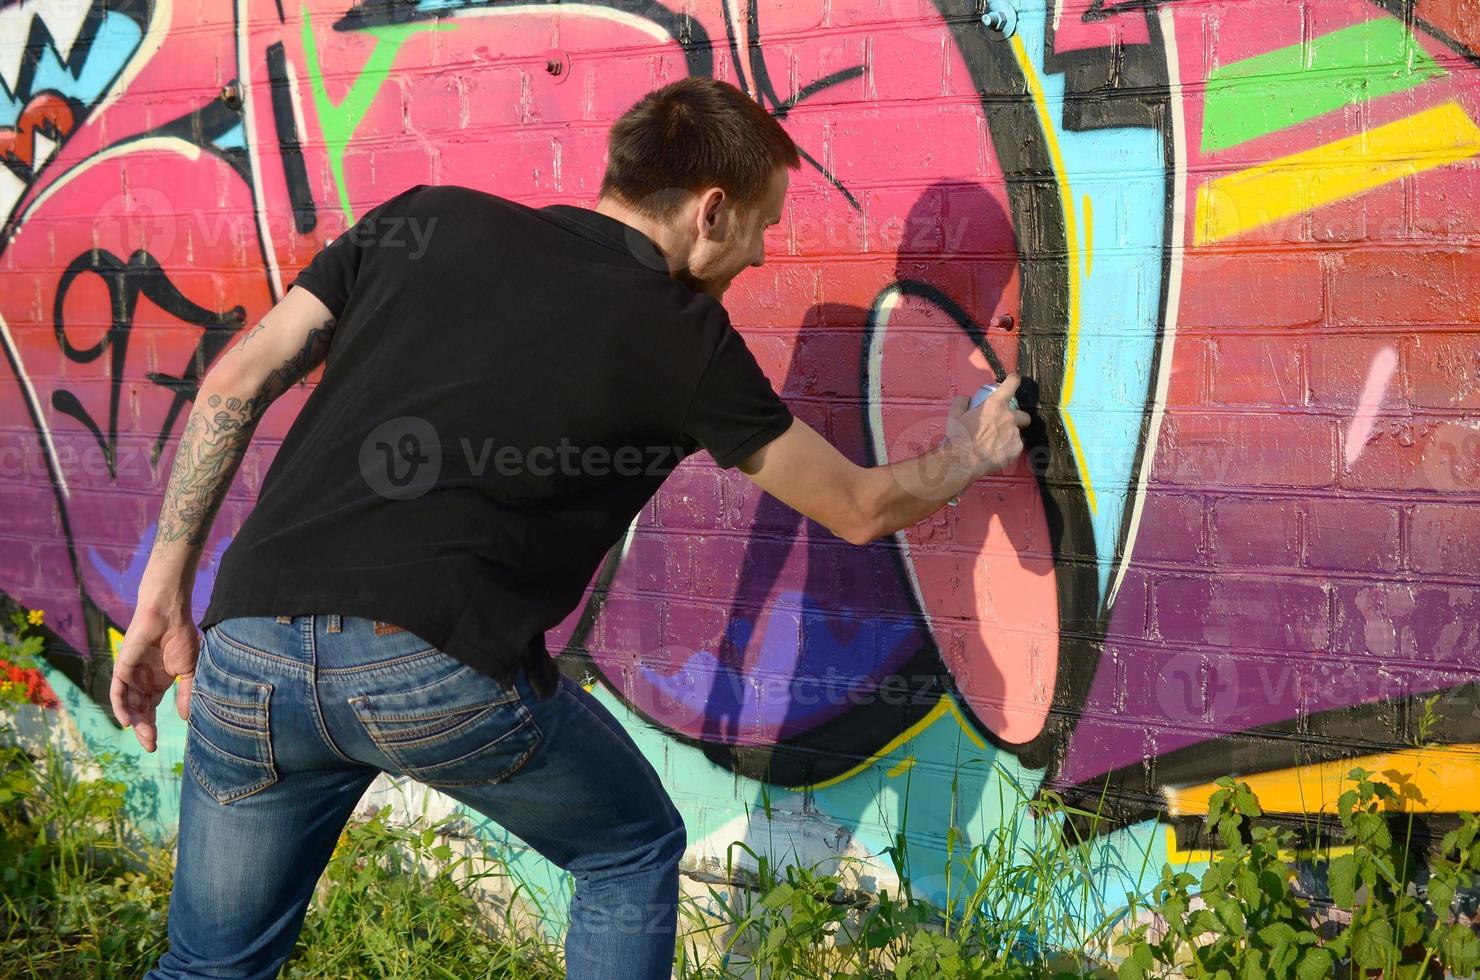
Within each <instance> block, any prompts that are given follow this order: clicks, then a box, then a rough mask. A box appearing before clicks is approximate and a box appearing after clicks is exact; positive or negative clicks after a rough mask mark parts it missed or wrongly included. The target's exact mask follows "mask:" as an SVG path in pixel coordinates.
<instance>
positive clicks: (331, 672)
mask: <svg viewBox="0 0 1480 980" xmlns="http://www.w3.org/2000/svg"><path fill="white" fill-rule="evenodd" d="M436 653H442V651H441V650H439V649H438V648H436V647H427V648H426V649H425V650H418V651H417V652H416V653H408V654H406V655H405V656H401V657H396V658H395V659H393V660H377V661H376V662H375V663H373V664H360V665H358V666H356V667H324V668H321V669H320V670H319V673H320V674H327V675H328V676H330V677H353V676H354V675H356V674H362V673H365V672H367V671H372V670H400V669H403V668H404V667H405V666H406V665H407V664H408V662H419V661H423V660H435V659H436V658H435V657H433V656H432V654H436ZM442 655H443V656H444V657H445V656H447V654H445V653H443V654H442ZM464 666H466V665H464ZM434 683H435V682H434Z"/></svg>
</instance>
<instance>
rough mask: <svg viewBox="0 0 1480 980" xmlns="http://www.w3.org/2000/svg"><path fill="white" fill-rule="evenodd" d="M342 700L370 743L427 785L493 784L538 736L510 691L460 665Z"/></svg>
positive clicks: (531, 750) (529, 750)
mask: <svg viewBox="0 0 1480 980" xmlns="http://www.w3.org/2000/svg"><path fill="white" fill-rule="evenodd" d="M349 703H350V706H351V707H352V708H353V709H354V712H355V716H356V717H357V718H358V719H359V721H360V724H361V725H362V726H363V727H364V729H365V732H366V734H367V735H368V736H369V738H370V740H371V741H372V742H373V743H374V744H375V746H376V748H378V749H379V750H380V751H381V753H382V754H384V755H385V756H386V758H387V759H389V760H390V762H391V763H392V764H393V765H394V766H395V767H396V769H397V770H399V771H400V772H401V773H403V774H405V775H407V776H410V777H411V778H412V779H415V780H416V781H417V782H420V783H425V784H427V785H428V786H473V785H477V784H486V783H497V782H500V781H501V780H504V779H507V778H508V777H509V776H511V775H513V774H514V772H516V771H517V770H518V769H519V768H520V767H521V766H523V765H524V763H525V762H527V761H528V760H529V757H530V756H531V755H533V754H534V751H535V749H536V748H538V747H539V744H540V741H541V738H542V736H541V732H540V729H539V726H538V725H536V724H535V720H534V716H533V715H532V714H531V713H530V711H529V708H528V707H527V706H526V705H525V703H524V696H523V695H522V694H521V693H520V691H519V690H518V689H517V688H515V687H512V686H509V685H505V684H501V683H500V682H499V681H497V680H495V679H494V678H492V677H489V676H488V675H487V674H484V673H483V672H481V671H479V670H476V669H474V668H473V667H470V666H467V665H463V666H462V667H460V668H458V669H455V670H453V671H452V672H451V673H444V674H443V675H442V676H440V677H438V678H437V679H436V680H433V681H431V682H429V683H426V684H422V685H420V686H418V687H413V688H410V689H402V690H395V691H380V692H375V693H369V694H361V695H358V696H355V697H352V698H350V699H349Z"/></svg>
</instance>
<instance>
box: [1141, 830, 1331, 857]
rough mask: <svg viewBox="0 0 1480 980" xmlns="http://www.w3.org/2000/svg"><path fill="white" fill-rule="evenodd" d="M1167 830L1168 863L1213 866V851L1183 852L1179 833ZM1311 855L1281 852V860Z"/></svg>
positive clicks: (1323, 850) (1322, 852)
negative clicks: (1179, 842) (1178, 840)
mask: <svg viewBox="0 0 1480 980" xmlns="http://www.w3.org/2000/svg"><path fill="white" fill-rule="evenodd" d="M1165 829H1166V835H1167V837H1166V841H1167V861H1168V862H1176V863H1180V864H1211V863H1212V861H1213V852H1212V851H1210V850H1199V849H1198V848H1195V847H1189V848H1188V849H1187V850H1185V851H1184V850H1182V849H1181V848H1179V847H1178V846H1177V832H1176V831H1175V830H1173V829H1172V828H1171V827H1167V828H1165ZM1353 850H1355V848H1353V847H1352V846H1351V845H1350V844H1345V845H1341V846H1338V847H1323V848H1321V849H1320V852H1319V854H1320V856H1321V857H1323V858H1334V857H1341V856H1342V855H1343V854H1350V853H1351V852H1352V851H1353ZM1310 853H1311V852H1310V851H1302V850H1295V851H1280V852H1279V859H1280V860H1281V861H1285V862H1288V863H1291V864H1293V863H1294V862H1295V861H1297V860H1299V859H1300V858H1303V857H1306V856H1308V855H1309V854H1310Z"/></svg>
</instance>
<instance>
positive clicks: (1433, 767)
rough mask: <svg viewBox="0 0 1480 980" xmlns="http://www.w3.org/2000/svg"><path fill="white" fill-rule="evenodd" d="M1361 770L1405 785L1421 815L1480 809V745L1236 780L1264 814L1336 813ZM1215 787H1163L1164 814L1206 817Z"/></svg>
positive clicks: (1403, 752) (1390, 754) (1339, 762)
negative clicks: (1479, 794) (1352, 774)
mask: <svg viewBox="0 0 1480 980" xmlns="http://www.w3.org/2000/svg"><path fill="white" fill-rule="evenodd" d="M1358 766H1361V767H1362V768H1363V769H1367V770H1370V771H1372V772H1374V773H1376V774H1377V775H1376V777H1375V778H1377V779H1378V780H1379V781H1383V782H1387V783H1389V784H1390V785H1392V786H1393V788H1394V789H1395V790H1397V791H1398V793H1399V795H1400V796H1402V795H1403V793H1404V787H1405V786H1407V787H1411V789H1410V790H1409V792H1410V793H1411V792H1412V791H1414V790H1416V791H1417V792H1418V793H1419V794H1421V795H1419V796H1417V797H1412V798H1411V806H1410V807H1409V809H1412V810H1414V811H1416V812H1420V813H1455V812H1458V811H1460V810H1474V809H1476V808H1477V806H1480V802H1477V799H1476V795H1475V787H1476V786H1477V785H1480V745H1469V744H1466V745H1446V746H1442V747H1436V746H1430V747H1428V748H1425V749H1402V750H1399V751H1396V752H1383V753H1380V754H1377V755H1367V756H1361V757H1358V758H1355V759H1337V760H1333V761H1330V762H1322V763H1317V764H1315V765H1310V766H1297V767H1295V768H1291V769H1278V770H1275V771H1272V772H1263V773H1256V774H1254V775H1248V776H1240V777H1238V778H1239V779H1240V780H1241V781H1242V782H1246V783H1248V784H1249V788H1250V789H1252V790H1253V791H1254V793H1255V795H1256V796H1258V797H1259V806H1260V808H1261V809H1263V810H1269V811H1274V812H1277V813H1316V812H1328V813H1335V812H1336V801H1337V800H1338V799H1339V798H1340V796H1341V794H1342V793H1343V792H1345V791H1346V790H1348V789H1351V788H1352V781H1351V780H1350V779H1348V778H1347V773H1349V772H1351V771H1352V770H1353V769H1355V768H1357V767H1358ZM1217 789H1218V786H1217V785H1216V784H1214V783H1203V784H1202V785H1199V786H1186V787H1181V788H1177V789H1172V788H1168V789H1167V790H1166V791H1165V792H1166V801H1167V812H1169V813H1170V814H1172V815H1173V816H1182V815H1184V814H1195V813H1207V812H1208V799H1209V797H1211V796H1212V795H1213V792H1214V791H1215V790H1217Z"/></svg>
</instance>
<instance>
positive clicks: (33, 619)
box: [26, 609, 46, 626]
mask: <svg viewBox="0 0 1480 980" xmlns="http://www.w3.org/2000/svg"><path fill="white" fill-rule="evenodd" d="M45 617H46V613H45V612H43V611H41V610H40V609H32V610H31V611H30V612H28V613H26V622H28V623H30V624H31V625H32V626H40V625H41V620H42V619H44V618H45Z"/></svg>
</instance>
